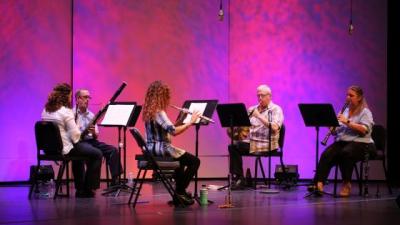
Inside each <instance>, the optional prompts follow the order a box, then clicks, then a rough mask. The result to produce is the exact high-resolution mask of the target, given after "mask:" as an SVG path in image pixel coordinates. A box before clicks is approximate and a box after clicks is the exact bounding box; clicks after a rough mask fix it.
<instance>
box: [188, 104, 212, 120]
mask: <svg viewBox="0 0 400 225" xmlns="http://www.w3.org/2000/svg"><path fill="white" fill-rule="evenodd" d="M206 107H207V103H205V102H202V103H197V102H192V103H191V104H190V106H189V112H194V111H198V112H200V113H201V114H204V111H205V110H206ZM191 119H192V114H187V115H186V118H185V119H184V120H183V123H189V122H190V120H191ZM200 120H201V119H200V118H198V119H197V120H196V123H199V122H200Z"/></svg>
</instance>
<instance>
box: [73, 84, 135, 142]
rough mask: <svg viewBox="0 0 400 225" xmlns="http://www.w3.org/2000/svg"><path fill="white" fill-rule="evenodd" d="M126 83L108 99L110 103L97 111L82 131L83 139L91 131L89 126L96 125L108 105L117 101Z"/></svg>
mask: <svg viewBox="0 0 400 225" xmlns="http://www.w3.org/2000/svg"><path fill="white" fill-rule="evenodd" d="M126 85H127V84H126V83H125V82H123V83H122V85H121V86H120V87H119V88H118V90H117V91H116V92H115V93H114V95H113V96H112V97H111V99H110V101H108V103H107V104H106V105H105V106H104V107H103V108H101V109H100V111H98V112H97V113H96V115H95V116H94V117H93V119H92V121H90V123H89V124H88V126H87V127H86V128H85V130H83V131H82V133H81V140H83V138H84V137H85V136H86V135H87V134H88V133H89V128H90V127H91V126H94V125H95V124H96V123H97V121H98V120H99V119H100V117H101V116H102V115H103V113H104V112H105V111H106V109H107V107H108V105H110V104H111V103H113V102H115V99H116V98H117V97H118V96H119V95H120V94H121V92H122V90H124V88H125V87H126Z"/></svg>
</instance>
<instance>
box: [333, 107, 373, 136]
mask: <svg viewBox="0 0 400 225" xmlns="http://www.w3.org/2000/svg"><path fill="white" fill-rule="evenodd" d="M343 115H344V116H346V117H347V118H349V120H350V121H351V122H352V123H357V124H361V125H364V126H365V128H366V129H367V134H365V135H361V134H360V133H358V132H356V131H354V130H352V129H350V128H349V127H348V126H346V125H345V124H343V123H340V127H338V128H337V129H336V133H337V136H336V141H354V142H362V143H374V141H373V140H372V137H371V133H372V127H373V126H374V119H373V118H372V113H371V111H370V110H369V109H368V108H364V109H363V110H362V111H361V112H360V113H359V114H358V115H353V116H352V117H349V108H347V109H346V110H345V111H344V112H343Z"/></svg>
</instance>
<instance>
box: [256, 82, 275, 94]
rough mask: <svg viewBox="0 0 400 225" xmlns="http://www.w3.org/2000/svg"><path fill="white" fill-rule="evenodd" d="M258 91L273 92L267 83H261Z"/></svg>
mask: <svg viewBox="0 0 400 225" xmlns="http://www.w3.org/2000/svg"><path fill="white" fill-rule="evenodd" d="M257 91H266V92H268V93H270V94H272V91H271V88H270V87H269V86H268V85H266V84H261V85H260V86H258V87H257Z"/></svg>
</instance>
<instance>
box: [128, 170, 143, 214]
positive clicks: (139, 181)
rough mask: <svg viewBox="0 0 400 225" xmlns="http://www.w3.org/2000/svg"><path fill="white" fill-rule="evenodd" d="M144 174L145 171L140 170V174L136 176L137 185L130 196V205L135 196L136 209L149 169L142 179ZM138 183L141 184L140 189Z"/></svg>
mask: <svg viewBox="0 0 400 225" xmlns="http://www.w3.org/2000/svg"><path fill="white" fill-rule="evenodd" d="M142 172H143V170H142V169H139V172H138V174H137V176H136V180H135V183H134V184H133V190H132V192H131V195H130V196H129V201H128V204H131V202H132V198H133V195H134V194H135V199H134V202H133V207H134V208H135V206H136V202H137V200H138V198H139V195H140V191H141V190H142V185H143V181H144V179H145V178H146V173H147V169H145V170H144V172H143V176H142V178H140V176H141V174H142ZM138 183H139V187H137V185H138Z"/></svg>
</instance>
